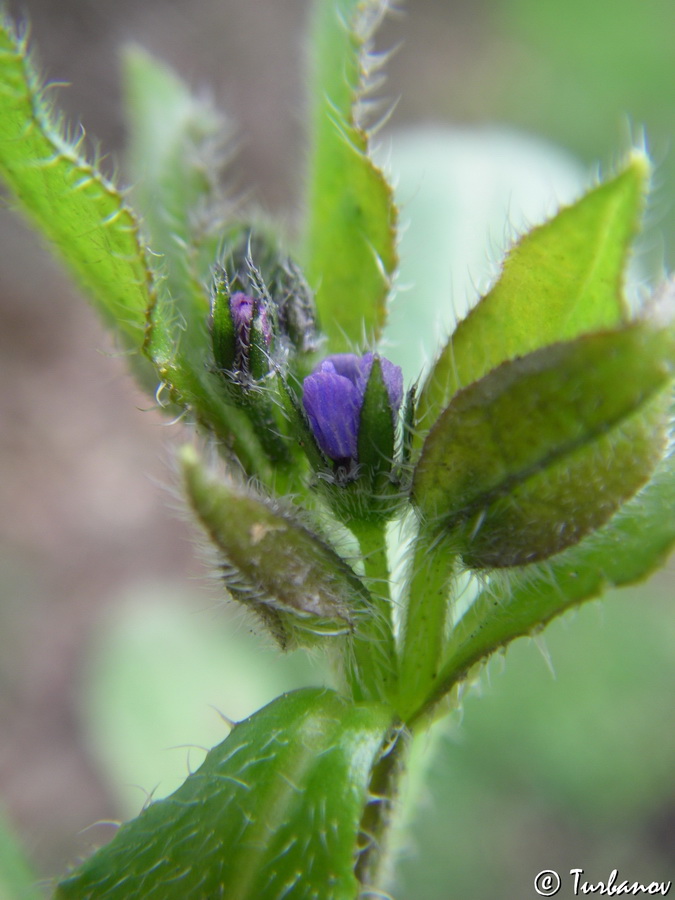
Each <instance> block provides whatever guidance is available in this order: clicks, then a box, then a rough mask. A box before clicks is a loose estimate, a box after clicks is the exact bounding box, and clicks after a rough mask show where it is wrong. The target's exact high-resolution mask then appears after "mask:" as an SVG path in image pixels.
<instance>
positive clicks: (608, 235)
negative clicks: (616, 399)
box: [417, 153, 649, 443]
mask: <svg viewBox="0 0 675 900" xmlns="http://www.w3.org/2000/svg"><path fill="white" fill-rule="evenodd" d="M648 175H649V165H648V162H647V160H646V158H645V157H644V156H642V155H639V154H637V153H636V154H634V155H633V156H632V157H631V159H630V161H629V163H628V165H627V166H626V168H625V169H624V170H623V171H622V172H620V173H619V174H618V175H617V176H616V177H615V178H612V179H610V180H609V181H606V182H605V183H603V184H601V185H599V186H598V187H596V188H595V189H594V190H592V191H590V192H589V193H588V194H586V195H585V196H584V197H582V198H581V199H580V200H579V201H577V203H575V204H573V205H572V206H569V207H566V208H564V209H562V210H561V211H560V212H559V213H558V214H557V215H556V216H555V217H554V218H553V219H551V220H550V221H549V222H547V223H545V224H544V225H540V226H539V227H537V228H535V229H534V230H532V231H530V232H529V233H528V234H526V235H524V236H523V237H522V238H521V239H520V240H519V241H518V243H517V244H516V245H515V246H514V247H513V248H512V250H511V251H510V252H509V254H508V256H507V258H506V261H505V263H504V267H503V269H502V272H501V275H500V277H499V279H498V280H497V282H496V284H495V285H494V287H493V288H492V289H491V290H490V291H489V292H488V294H486V296H485V297H483V298H482V300H480V301H479V303H478V304H477V305H476V306H475V307H474V309H473V310H472V311H471V312H470V313H469V315H468V316H467V317H466V319H464V320H463V321H462V322H460V324H459V325H458V326H457V328H456V330H455V332H454V334H453V335H452V337H451V338H450V340H449V341H448V343H447V344H446V346H445V347H444V348H443V350H442V352H441V354H440V356H439V358H438V360H437V361H436V363H435V365H434V367H433V369H432V371H431V373H430V374H429V377H428V379H427V381H426V383H425V385H424V387H423V389H422V392H421V395H420V399H419V404H418V409H417V416H418V422H419V428H420V431H419V438H418V443H419V442H420V441H421V438H422V437H423V436H424V434H426V433H427V432H428V430H429V428H431V427H432V425H433V423H434V421H435V420H436V418H437V417H438V415H439V414H440V412H441V410H442V409H444V407H445V406H447V404H448V403H449V401H450V399H451V398H452V397H453V396H454V394H455V393H456V392H457V391H458V390H460V389H461V388H465V387H467V386H468V385H470V384H471V383H472V382H473V381H477V380H478V379H479V378H481V377H482V376H483V375H485V374H486V373H487V372H489V371H490V369H493V368H495V367H496V366H498V365H499V364H500V363H502V362H504V361H505V360H509V359H515V358H516V357H518V356H522V355H524V354H526V353H531V352H532V351H534V350H537V349H539V348H541V347H545V346H546V345H547V344H552V343H554V342H556V341H568V340H572V339H573V338H575V337H577V336H579V335H581V334H585V333H588V332H592V331H599V330H601V329H606V328H615V327H616V326H618V325H620V324H621V323H623V322H625V321H627V318H628V310H627V308H626V302H625V299H624V295H623V278H624V272H625V268H626V263H627V260H628V254H629V249H630V244H631V241H632V239H633V237H634V236H635V234H636V232H637V229H638V225H639V220H640V216H641V213H642V209H643V205H644V198H645V194H646V187H647V180H648Z"/></svg>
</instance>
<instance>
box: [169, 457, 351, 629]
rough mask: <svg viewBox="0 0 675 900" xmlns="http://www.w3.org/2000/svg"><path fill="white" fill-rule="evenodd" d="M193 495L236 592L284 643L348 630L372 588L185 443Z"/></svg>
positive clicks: (188, 485)
mask: <svg viewBox="0 0 675 900" xmlns="http://www.w3.org/2000/svg"><path fill="white" fill-rule="evenodd" d="M182 466H183V477H184V481H185V489H186V492H187V495H188V500H189V502H190V505H191V506H192V509H193V510H194V512H195V513H196V515H197V518H198V519H199V522H200V523H201V525H202V526H203V527H204V528H205V530H206V532H207V533H208V535H209V538H210V539H211V540H212V542H213V543H214V545H215V546H216V547H217V548H218V550H219V551H220V553H221V554H222V557H223V566H222V569H223V573H224V579H225V584H226V586H227V588H228V590H229V591H230V593H231V594H232V596H233V597H234V598H235V599H236V600H239V601H240V602H242V603H244V604H245V605H246V606H247V607H248V608H249V609H251V610H253V611H254V612H256V613H258V614H259V615H260V616H261V618H262V619H263V621H264V623H265V624H266V625H267V626H268V627H269V628H270V630H271V632H272V633H273V635H274V636H275V637H276V638H277V640H278V641H279V643H280V644H281V646H282V647H286V646H289V645H292V644H293V643H295V642H296V641H298V640H299V641H301V642H306V641H307V640H308V638H310V637H312V636H314V635H321V634H325V635H344V634H348V633H349V632H350V631H352V630H353V627H354V620H355V617H356V614H357V613H358V612H363V611H364V609H366V610H367V609H368V608H369V595H368V592H367V591H366V589H365V588H364V587H363V585H362V583H361V581H360V580H359V578H358V577H357V576H356V575H355V574H354V572H353V571H352V570H351V569H350V568H349V566H348V565H347V563H345V562H344V560H343V559H342V558H341V557H339V556H338V555H337V553H335V551H334V550H333V549H332V548H331V547H330V546H329V545H328V544H326V543H325V542H324V541H322V540H321V539H320V538H319V537H318V536H316V535H314V534H312V533H311V532H310V531H308V530H307V529H306V528H305V527H304V526H303V525H301V524H300V523H299V522H297V521H295V520H294V519H293V518H292V517H291V515H290V514H289V513H288V512H284V511H283V510H282V509H281V508H278V505H273V504H272V503H271V502H270V501H267V500H265V499H263V498H262V497H261V496H256V495H255V494H254V492H253V490H252V489H249V490H245V489H244V488H242V487H241V486H239V485H235V484H233V483H229V484H227V483H225V482H224V481H217V480H216V479H215V478H213V477H212V476H210V475H208V474H207V473H206V472H205V471H204V469H203V468H202V467H201V465H200V462H199V459H198V458H197V455H196V453H195V451H194V450H193V449H192V447H185V448H183V452H182Z"/></svg>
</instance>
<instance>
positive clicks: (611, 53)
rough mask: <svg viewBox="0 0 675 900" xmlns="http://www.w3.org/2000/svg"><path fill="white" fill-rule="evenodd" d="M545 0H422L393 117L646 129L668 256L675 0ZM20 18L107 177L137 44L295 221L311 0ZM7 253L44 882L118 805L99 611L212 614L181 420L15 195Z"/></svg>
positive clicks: (12, 552)
mask: <svg viewBox="0 0 675 900" xmlns="http://www.w3.org/2000/svg"><path fill="white" fill-rule="evenodd" d="M543 6H544V7H546V4H543ZM549 6H550V9H549V10H548V12H547V11H546V10H545V9H544V10H543V11H542V10H540V9H539V4H534V3H532V2H527V0H494V2H491V0H463V2H460V0H454V2H451V0H447V2H439V0H411V2H410V3H409V4H408V10H407V13H406V14H405V15H403V14H402V15H399V16H395V17H392V19H391V20H390V21H389V22H388V23H387V25H386V27H385V28H384V30H383V32H382V35H381V38H380V40H379V44H380V45H381V46H383V47H387V46H392V45H394V44H396V43H398V42H399V41H403V44H402V47H401V48H400V49H399V51H398V52H397V54H396V55H395V56H394V58H393V59H392V61H391V63H390V65H389V67H388V72H389V77H388V84H387V93H388V94H389V95H390V96H392V97H397V96H399V95H400V96H401V98H402V99H401V101H400V103H399V106H398V108H397V111H396V114H395V119H394V121H395V124H396V125H399V126H400V125H405V124H415V123H418V122H422V121H434V122H439V123H448V124H457V123H475V124H480V123H483V122H505V123H513V124H516V125H518V126H520V127H524V128H529V129H531V130H533V131H536V132H538V133H540V134H544V135H547V136H549V137H550V138H552V139H554V140H557V141H558V142H560V143H561V144H562V145H563V146H565V147H567V148H568V149H569V150H571V151H573V152H575V153H576V154H578V155H579V156H580V157H581V159H582V160H583V161H585V162H591V161H593V160H594V159H600V160H601V161H603V162H607V161H611V159H612V158H614V157H615V156H616V148H618V149H619V150H621V149H625V147H626V146H627V143H628V138H627V136H626V133H627V131H630V128H629V127H627V126H626V122H627V121H631V122H632V123H633V126H631V127H633V130H634V131H639V127H636V126H640V125H641V124H643V123H644V124H645V125H646V126H647V128H648V132H649V134H650V135H651V136H652V140H653V144H652V146H653V148H654V154H655V156H656V159H657V162H659V164H660V168H659V170H658V173H657V174H658V178H657V187H658V184H659V183H660V184H663V185H665V186H664V187H661V188H659V190H658V191H657V195H656V202H655V205H654V207H653V213H652V222H653V224H654V227H652V229H651V230H650V232H649V240H650V241H651V247H652V250H653V251H654V252H655V253H656V254H657V256H660V257H661V258H666V259H667V258H671V259H672V252H673V246H674V244H675V242H674V241H673V239H672V230H671V232H670V234H671V237H670V238H668V237H665V238H662V237H658V234H659V231H658V229H657V228H656V227H655V226H657V225H658V226H660V228H661V231H662V233H663V231H664V230H665V233H666V235H668V233H669V232H668V228H669V227H670V223H672V221H673V204H672V201H671V199H670V197H672V196H673V195H674V193H675V177H673V166H672V159H671V158H670V156H669V155H668V141H669V138H670V137H671V136H672V125H673V118H672V114H673V111H674V105H673V104H674V100H673V86H672V53H671V54H670V55H668V53H667V52H666V50H665V49H664V46H663V44H662V41H663V38H662V33H663V34H665V35H670V38H669V40H671V39H672V35H673V34H674V33H675V20H674V19H673V5H672V0H669V2H668V3H664V2H659V0H657V2H651V3H650V0H644V2H640V3H638V2H635V0H623V2H621V3H616V4H614V3H610V2H609V0H607V2H605V0H603V2H598V3H594V4H591V5H588V4H582V3H580V2H572V3H570V4H565V5H564V14H563V12H562V11H560V12H558V13H556V12H555V11H554V7H559V8H560V9H562V5H558V4H549ZM9 8H10V11H11V12H12V13H13V14H14V15H16V16H18V17H19V18H22V17H24V16H27V17H28V18H29V19H30V22H31V32H32V39H33V43H34V45H35V46H36V47H37V49H38V51H39V60H40V61H41V65H42V70H43V72H44V73H45V74H46V76H47V77H48V78H49V79H53V80H56V81H63V82H68V83H69V84H70V86H69V87H68V88H67V89H63V90H60V91H59V95H58V100H59V104H60V106H61V107H62V108H63V109H64V110H65V111H66V113H67V115H68V118H69V120H70V121H71V122H73V123H76V122H81V123H82V125H83V126H84V128H85V129H86V131H87V133H88V135H90V136H95V137H96V139H97V140H98V141H100V145H101V147H102V148H103V149H104V152H105V154H106V165H109V166H110V167H111V168H112V167H113V166H114V164H115V161H116V159H117V158H118V155H119V153H120V151H121V148H122V146H123V141H124V121H123V115H122V110H121V98H120V82H119V64H118V48H119V47H120V45H122V44H124V43H125V42H128V41H134V42H137V43H140V44H141V45H143V46H145V47H146V48H148V49H149V50H150V51H151V52H152V53H154V54H155V55H157V56H158V57H160V58H162V59H165V60H166V61H167V62H169V63H170V64H171V65H172V66H174V67H175V68H176V69H177V71H178V72H179V73H180V74H181V75H182V76H183V77H184V78H185V79H186V80H188V81H189V82H190V83H191V84H192V85H193V86H195V87H197V88H199V87H203V88H204V89H208V90H210V91H211V92H212V94H213V96H214V97H215V99H216V101H217V103H218V105H219V106H220V107H221V108H222V109H224V110H225V111H226V112H227V114H228V115H229V116H230V117H231V118H232V120H233V121H234V122H235V123H236V125H237V129H238V133H239V135H240V138H241V151H240V153H239V156H238V159H237V161H236V164H235V169H234V170H235V172H236V176H237V177H236V183H237V184H238V185H240V186H241V188H242V189H247V190H248V189H251V188H253V196H254V197H255V199H256V200H257V201H258V202H259V203H261V204H262V205H263V207H264V208H266V209H268V210H269V211H271V212H274V213H279V214H282V215H283V216H286V217H289V218H290V219H292V218H293V217H294V216H295V214H296V213H297V210H298V207H299V196H300V192H301V186H302V182H301V171H302V164H303V161H304V155H305V151H304V134H303V125H302V119H303V112H304V99H303V90H304V81H303V74H302V69H303V61H304V33H303V32H304V26H305V23H306V18H307V10H308V4H307V3H306V2H304V0H192V2H190V0H146V2H143V3H138V2H132V0H116V2H114V3H103V2H101V0H24V2H22V3H20V4H19V3H12V2H10V3H9ZM603 13H604V18H603ZM558 16H560V21H557V17H558ZM659 22H660V23H661V24H660V25H659V24H658V23H659ZM650 23H651V24H650ZM650 29H651V30H650ZM654 85H657V86H659V89H658V91H656V93H657V94H658V96H656V95H655V90H654ZM608 98H609V99H608ZM624 113H625V114H626V116H627V117H628V118H627V119H626V118H624ZM0 248H1V255H0V384H1V385H2V390H0V466H1V467H2V478H1V479H0V508H1V509H2V516H1V518H0V589H1V591H2V602H1V603H0V802H1V803H2V805H4V807H5V808H6V810H7V811H8V814H9V817H10V819H11V821H12V822H13V824H14V825H15V826H16V828H17V830H18V832H19V833H20V835H21V836H22V838H23V839H24V840H25V843H26V847H27V851H28V854H29V855H30V857H31V858H32V859H33V861H34V862H35V864H36V866H37V868H38V870H39V873H40V875H42V876H49V875H53V874H55V873H58V872H59V871H63V869H64V867H65V865H66V864H67V863H68V862H69V861H71V860H72V859H73V858H74V856H75V855H77V854H78V853H80V852H82V851H83V847H85V846H86V845H87V844H86V842H85V843H83V842H82V840H81V838H80V837H78V832H79V831H80V830H81V829H83V828H85V827H86V826H88V825H89V824H90V823H92V822H94V821H96V820H98V819H106V818H109V817H111V816H114V815H116V811H115V810H116V805H115V801H114V799H113V798H112V797H111V796H110V795H109V794H108V789H107V787H106V785H105V782H104V781H103V779H102V778H101V776H100V774H99V772H98V770H97V767H96V766H95V765H94V764H93V762H92V760H91V757H90V755H89V754H88V752H87V747H86V744H85V742H84V741H83V736H82V729H81V721H80V716H79V712H78V698H77V690H78V678H79V675H80V673H81V667H82V661H83V653H84V652H85V651H84V649H83V648H85V647H86V645H87V640H88V636H89V634H90V632H91V630H92V629H93V628H95V627H96V624H97V622H99V621H100V616H101V611H102V610H103V609H105V607H106V606H107V605H109V604H111V603H114V602H116V599H115V598H118V597H119V596H121V595H122V594H123V592H124V590H125V586H127V585H136V584H138V583H143V582H145V581H147V582H149V583H154V582H158V581H162V582H171V583H175V584H181V585H185V584H187V585H188V587H187V590H188V591H190V592H192V593H193V594H195V596H196V600H195V604H196V605H197V606H198V605H199V603H200V602H202V603H203V602H208V601H205V600H204V597H205V596H206V592H205V591H204V589H203V587H201V586H200V584H199V583H198V582H196V581H195V576H198V575H199V573H200V572H201V566H200V563H199V562H198V561H196V560H195V557H194V552H193V549H192V545H191V542H190V540H189V537H188V532H187V528H186V527H185V525H184V523H183V522H182V521H181V520H180V519H179V518H178V517H176V516H174V515H173V514H172V513H171V511H170V509H169V506H170V495H169V492H167V490H165V489H164V488H163V487H162V486H161V485H164V484H167V483H171V480H172V475H171V465H170V451H169V449H168V447H169V445H170V443H171V442H172V441H174V440H175V438H176V437H177V435H178V434H179V430H180V427H181V426H178V425H174V426H166V425H165V424H164V423H163V420H162V419H161V417H160V416H159V415H158V414H157V413H156V412H155V411H153V410H151V409H150V410H148V407H150V406H151V403H150V402H149V401H148V399H147V398H146V397H143V396H142V395H140V394H139V393H138V392H137V390H136V389H135V387H134V385H133V384H132V382H131V379H130V378H129V377H128V376H127V375H126V372H125V367H124V361H123V360H120V359H118V358H116V356H115V354H114V353H113V352H112V346H111V342H110V341H109V339H108V337H107V335H106V334H105V333H104V332H103V331H102V329H101V328H100V326H99V324H98V321H97V319H96V317H95V315H94V314H93V313H92V312H91V310H90V309H89V308H88V307H87V305H86V303H85V302H83V300H82V298H81V296H80V295H79V294H78V292H77V290H76V289H75V288H74V286H73V285H72V283H71V282H70V281H69V280H68V279H67V277H66V276H65V275H64V274H63V273H62V271H61V269H60V268H59V266H58V265H57V264H56V263H55V262H53V261H52V260H51V257H50V255H49V253H48V252H47V251H46V250H45V249H44V248H43V246H42V245H41V243H40V241H39V239H37V238H36V237H35V236H34V235H33V234H32V232H31V231H29V230H28V229H27V228H26V227H25V226H24V225H23V224H22V222H21V221H20V219H19V218H18V217H17V216H16V215H15V214H14V213H13V212H12V211H10V209H9V208H7V204H5V205H4V206H3V208H2V209H0ZM662 584H665V582H663V583H662ZM659 590H660V591H661V594H663V592H664V591H667V590H668V588H664V587H661V588H660V589H659ZM200 592H201V595H200ZM200 596H201V598H202V599H201V600H200V599H199V597H200ZM664 815H666V813H665V812H664ZM664 827H665V826H664ZM666 833H667V834H670V835H671V836H672V832H671V831H669V830H668V829H666ZM619 862H620V861H617V864H618V863H619ZM542 867H543V866H542ZM533 874H534V873H533ZM411 896H412V895H411ZM418 896H420V897H421V896H422V895H421V894H419V895H418ZM425 896H426V895H425ZM429 896H431V894H430V895H429ZM502 896H506V895H505V894H504V895H502Z"/></svg>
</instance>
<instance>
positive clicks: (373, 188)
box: [305, 0, 397, 353]
mask: <svg viewBox="0 0 675 900" xmlns="http://www.w3.org/2000/svg"><path fill="white" fill-rule="evenodd" d="M385 8H386V4H385V3H384V2H382V0H316V3H315V9H314V23H313V36H312V42H311V46H312V52H313V72H312V79H311V85H312V92H313V96H312V109H311V157H310V172H309V199H308V226H307V233H306V242H305V243H306V246H305V261H306V274H307V278H308V280H309V282H310V284H311V285H312V287H313V288H314V290H315V291H316V303H317V310H318V314H319V321H320V325H321V327H322V329H323V331H324V332H325V333H326V335H327V336H328V350H329V351H330V352H332V353H335V352H341V351H345V350H353V349H354V348H355V346H361V345H363V344H372V343H373V342H374V341H376V340H377V338H378V337H379V335H380V333H381V331H382V328H383V326H384V323H385V319H386V298H387V294H388V292H389V289H390V283H391V278H392V275H393V273H394V270H395V268H396V262H397V255H396V231H395V229H396V218H397V215H396V207H395V205H394V199H393V193H392V189H391V187H390V186H389V184H388V183H387V181H386V179H385V177H384V175H383V174H382V172H381V171H380V169H378V168H377V166H375V164H374V163H373V161H372V159H371V158H370V156H369V150H368V133H367V130H366V127H365V125H364V123H363V121H362V117H361V116H360V114H359V104H362V102H363V101H364V98H365V93H366V91H367V88H368V71H367V70H368V68H369V67H371V66H372V64H373V58H372V57H371V56H369V49H370V48H369V42H370V39H371V35H372V33H373V31H374V29H375V27H376V25H377V24H378V22H379V19H380V18H381V17H382V15H383V13H384V10H385Z"/></svg>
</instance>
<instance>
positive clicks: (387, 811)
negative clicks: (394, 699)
mask: <svg viewBox="0 0 675 900" xmlns="http://www.w3.org/2000/svg"><path fill="white" fill-rule="evenodd" d="M411 744H412V740H411V735H410V732H408V731H407V730H405V729H401V730H399V731H398V733H397V734H396V736H395V737H394V739H393V742H392V745H391V749H390V750H389V752H388V753H387V754H386V755H385V756H383V757H382V758H381V759H380V760H379V762H378V763H377V764H376V766H375V767H374V769H373V771H372V774H371V778H370V784H369V786H368V793H369V795H370V798H369V799H370V802H369V803H368V804H367V806H366V807H365V809H364V812H363V818H362V819H361V828H360V831H361V835H360V841H361V842H362V844H363V848H362V849H359V854H358V857H357V861H356V866H355V869H354V871H355V873H356V877H357V878H358V880H359V883H360V884H362V885H364V886H365V887H369V886H370V887H372V886H373V885H379V884H380V883H381V880H382V871H383V869H384V863H385V860H386V856H387V837H388V833H389V831H390V828H391V825H392V822H393V820H394V814H395V811H396V810H395V807H396V801H397V800H398V795H399V786H400V783H401V779H402V777H403V775H404V774H405V765H406V761H407V758H408V756H409V751H410V747H411ZM366 896H367V892H366Z"/></svg>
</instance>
